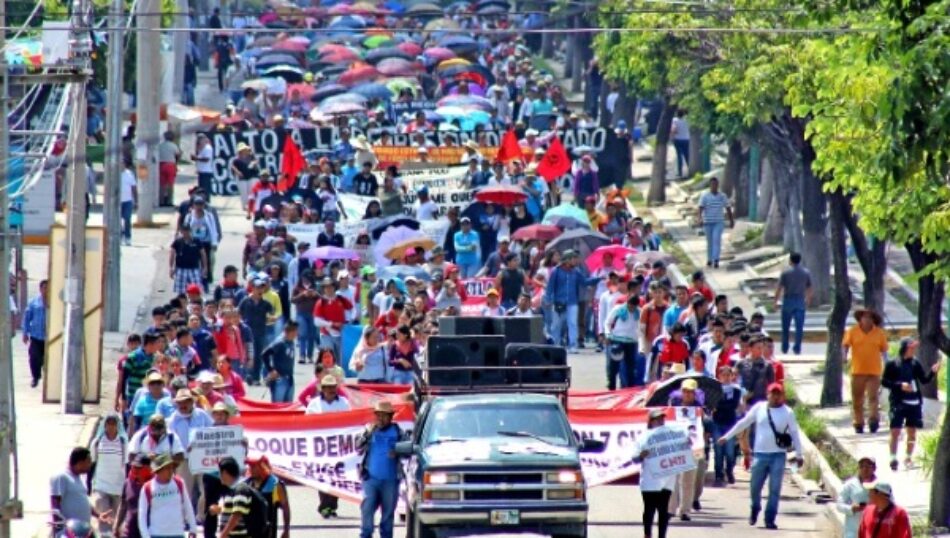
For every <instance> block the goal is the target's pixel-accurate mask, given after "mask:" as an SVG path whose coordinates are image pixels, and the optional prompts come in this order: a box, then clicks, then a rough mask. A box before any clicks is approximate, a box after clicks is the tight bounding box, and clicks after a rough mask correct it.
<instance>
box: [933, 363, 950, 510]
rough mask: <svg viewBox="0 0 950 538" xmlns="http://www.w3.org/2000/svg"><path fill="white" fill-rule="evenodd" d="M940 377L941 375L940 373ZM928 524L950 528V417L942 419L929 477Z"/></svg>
mask: <svg viewBox="0 0 950 538" xmlns="http://www.w3.org/2000/svg"><path fill="white" fill-rule="evenodd" d="M941 375H942V373H941ZM930 480H931V482H930V524H931V525H932V526H934V527H950V417H948V416H946V415H945V416H944V417H943V427H942V428H941V429H940V442H939V444H938V445H937V453H936V454H934V470H933V474H931V476H930Z"/></svg>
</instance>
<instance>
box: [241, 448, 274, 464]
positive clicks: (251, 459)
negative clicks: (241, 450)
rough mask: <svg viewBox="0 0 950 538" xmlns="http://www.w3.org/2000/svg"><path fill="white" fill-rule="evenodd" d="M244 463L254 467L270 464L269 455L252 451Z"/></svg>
mask: <svg viewBox="0 0 950 538" xmlns="http://www.w3.org/2000/svg"><path fill="white" fill-rule="evenodd" d="M244 463H246V464H248V465H254V464H255V463H268V460H267V455H266V454H264V453H263V452H259V451H257V450H251V451H249V452H248V453H247V456H246V457H245V458H244Z"/></svg>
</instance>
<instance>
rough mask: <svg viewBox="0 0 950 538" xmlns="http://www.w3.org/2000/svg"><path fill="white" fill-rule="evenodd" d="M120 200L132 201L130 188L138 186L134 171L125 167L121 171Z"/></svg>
mask: <svg viewBox="0 0 950 538" xmlns="http://www.w3.org/2000/svg"><path fill="white" fill-rule="evenodd" d="M121 180H122V201H123V202H134V201H135V199H134V198H133V197H132V189H136V188H138V181H137V180H136V179H135V173H133V172H132V171H131V170H129V169H128V168H126V169H125V170H123V171H122V177H121Z"/></svg>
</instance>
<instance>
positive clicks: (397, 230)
mask: <svg viewBox="0 0 950 538" xmlns="http://www.w3.org/2000/svg"><path fill="white" fill-rule="evenodd" d="M425 237H428V236H427V235H426V234H424V233H422V232H420V231H418V230H413V229H412V228H409V227H406V226H394V227H392V228H390V229H388V230H386V231H385V232H383V233H382V235H380V236H379V240H377V241H376V246H374V247H373V259H374V260H376V265H377V266H378V267H386V266H388V265H389V264H390V263H392V262H391V261H390V259H389V258H387V257H386V253H387V252H389V251H390V250H391V249H392V248H393V247H394V246H396V245H398V244H399V243H402V242H404V241H411V240H413V239H421V238H425Z"/></svg>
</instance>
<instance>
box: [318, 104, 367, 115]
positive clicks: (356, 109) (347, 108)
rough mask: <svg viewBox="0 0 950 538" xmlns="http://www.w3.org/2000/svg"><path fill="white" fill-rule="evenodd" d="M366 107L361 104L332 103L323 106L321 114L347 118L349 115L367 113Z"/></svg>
mask: <svg viewBox="0 0 950 538" xmlns="http://www.w3.org/2000/svg"><path fill="white" fill-rule="evenodd" d="M365 111H366V107H365V106H364V105H361V104H359V103H330V104H328V105H325V106H323V105H321V106H320V108H319V112H320V113H322V114H325V115H330V116H345V115H347V114H359V113H360V112H365Z"/></svg>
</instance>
